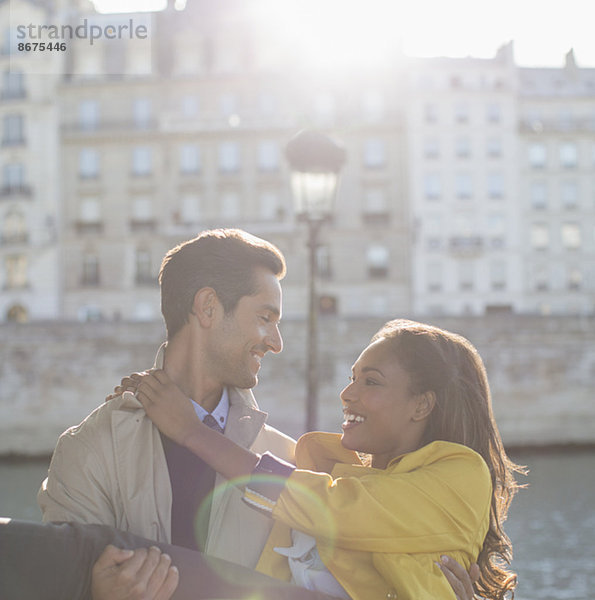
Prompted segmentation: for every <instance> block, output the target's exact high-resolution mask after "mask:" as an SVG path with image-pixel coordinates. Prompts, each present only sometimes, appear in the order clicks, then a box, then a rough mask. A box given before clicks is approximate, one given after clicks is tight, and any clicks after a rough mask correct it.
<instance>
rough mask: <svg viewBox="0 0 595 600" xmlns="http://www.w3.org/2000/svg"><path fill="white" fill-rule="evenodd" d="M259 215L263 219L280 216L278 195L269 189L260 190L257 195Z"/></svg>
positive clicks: (272, 218)
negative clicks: (258, 195)
mask: <svg viewBox="0 0 595 600" xmlns="http://www.w3.org/2000/svg"><path fill="white" fill-rule="evenodd" d="M259 205H260V217H261V218H262V219H264V220H265V221H274V220H275V219H278V218H279V216H280V205H279V195H278V194H277V193H276V192H274V191H271V190H267V191H265V192H262V193H261V194H260V197H259Z"/></svg>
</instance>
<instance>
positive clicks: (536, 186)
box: [529, 181, 547, 210]
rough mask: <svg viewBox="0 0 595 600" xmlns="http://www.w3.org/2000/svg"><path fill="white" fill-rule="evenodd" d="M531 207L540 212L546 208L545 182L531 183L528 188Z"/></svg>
mask: <svg viewBox="0 0 595 600" xmlns="http://www.w3.org/2000/svg"><path fill="white" fill-rule="evenodd" d="M529 196H530V200H531V207H532V208H534V209H536V210H541V209H544V208H546V207H547V184H546V182H545V181H532V182H531V184H530V186H529Z"/></svg>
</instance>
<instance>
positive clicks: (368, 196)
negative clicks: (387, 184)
mask: <svg viewBox="0 0 595 600" xmlns="http://www.w3.org/2000/svg"><path fill="white" fill-rule="evenodd" d="M362 208H363V213H364V215H381V216H383V217H386V215H387V214H388V201H387V197H386V189H385V188H381V187H378V188H367V189H365V190H364V194H363V207H362Z"/></svg>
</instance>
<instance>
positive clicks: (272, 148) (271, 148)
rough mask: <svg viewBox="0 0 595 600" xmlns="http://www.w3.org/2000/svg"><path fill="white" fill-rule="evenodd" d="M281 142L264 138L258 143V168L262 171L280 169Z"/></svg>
mask: <svg viewBox="0 0 595 600" xmlns="http://www.w3.org/2000/svg"><path fill="white" fill-rule="evenodd" d="M279 163H280V155H279V144H278V143H277V142H275V141H272V140H263V141H261V142H259V144H258V168H259V169H260V170H261V171H277V170H278V169H279Z"/></svg>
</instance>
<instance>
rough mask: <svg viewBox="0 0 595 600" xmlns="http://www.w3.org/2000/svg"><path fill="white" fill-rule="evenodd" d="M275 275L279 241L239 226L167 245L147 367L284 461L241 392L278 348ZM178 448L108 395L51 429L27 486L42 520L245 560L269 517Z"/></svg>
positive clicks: (136, 407)
mask: <svg viewBox="0 0 595 600" xmlns="http://www.w3.org/2000/svg"><path fill="white" fill-rule="evenodd" d="M284 275H285V261H284V258H283V255H282V254H281V253H280V252H279V250H278V249H277V248H276V247H275V246H273V245H272V244H270V243H269V242H266V241H265V240H262V239H259V238H256V237H254V236H251V235H249V234H247V233H245V232H243V231H240V230H233V229H228V230H213V231H206V232H203V233H202V234H201V235H199V236H198V237H197V238H195V239H193V240H189V241H187V242H185V243H183V244H181V245H179V246H177V247H175V248H173V249H172V250H170V251H169V252H168V253H167V254H166V256H165V258H164V260H163V263H162V266H161V271H160V274H159V281H160V285H161V309H162V313H163V316H164V319H165V324H166V329H167V342H166V344H165V345H164V346H163V347H162V348H161V349H160V351H159V353H158V356H157V360H156V363H155V366H156V367H158V368H163V369H164V370H165V371H166V372H167V373H168V375H169V376H170V377H171V379H172V380H173V381H175V382H176V384H177V385H178V386H179V387H180V388H181V389H183V390H184V392H185V393H186V394H187V395H188V396H189V397H190V398H192V399H193V400H194V402H195V403H196V406H195V408H196V410H197V412H198V414H199V416H201V418H203V417H207V418H208V419H212V418H213V417H214V418H215V419H216V420H217V422H218V424H219V425H220V426H221V428H222V429H223V430H224V432H225V435H226V436H228V437H230V438H231V439H233V440H234V441H236V442H237V443H238V444H240V445H242V446H245V447H249V448H252V449H253V450H254V451H255V452H259V453H262V452H264V451H265V450H270V451H271V452H274V453H275V454H278V453H280V455H281V456H282V457H284V458H286V459H288V460H293V450H294V440H292V439H291V438H289V437H288V436H285V435H283V434H282V433H280V432H279V431H277V430H275V429H273V428H271V427H269V426H268V425H266V424H265V419H266V414H264V413H262V412H261V411H259V410H258V408H257V405H256V402H255V400H254V397H253V395H252V392H251V391H250V388H252V387H254V386H255V385H256V383H257V381H258V371H259V369H260V363H261V360H262V358H263V357H264V355H265V354H266V353H267V352H269V351H271V352H274V353H277V352H280V351H281V349H282V339H281V335H280V333H279V328H278V326H279V320H280V318H281V286H280V284H279V281H280V279H282V278H283V276H284ZM189 454H190V453H187V452H184V449H182V448H180V447H177V446H176V445H175V444H173V442H171V440H167V439H166V438H162V436H161V435H160V434H159V431H158V430H157V428H156V427H154V426H153V424H152V423H151V421H150V420H149V419H148V417H147V416H146V415H145V413H144V410H143V409H142V406H141V404H140V403H138V402H137V401H136V400H135V399H132V400H126V399H124V398H123V397H118V398H116V399H114V400H111V401H110V402H108V403H105V404H103V405H102V406H100V407H99V408H98V409H96V410H95V411H94V412H93V413H91V415H89V416H88V417H87V418H86V419H85V420H84V421H83V422H82V423H81V424H80V425H78V426H76V427H73V428H71V429H69V430H68V431H66V432H65V433H64V434H63V435H62V436H61V437H60V439H59V441H58V444H57V446H56V449H55V451H54V455H53V458H52V462H51V464H50V469H49V473H48V477H47V479H46V480H45V481H44V482H43V484H42V487H41V490H40V492H39V494H38V502H39V506H40V508H41V510H42V513H43V520H44V521H77V522H82V523H102V524H106V525H111V526H113V527H117V528H118V529H121V530H124V531H129V532H131V533H134V534H136V535H139V536H143V537H145V538H150V539H153V540H156V541H158V542H166V543H173V544H176V545H180V546H185V547H188V548H192V549H199V550H203V551H205V552H206V553H208V554H210V555H212V556H216V557H220V558H224V559H226V560H229V561H232V562H236V563H238V564H240V565H243V566H246V567H249V568H253V567H254V566H255V564H256V561H257V559H258V557H259V554H260V551H261V549H262V547H263V545H264V542H265V540H266V538H267V535H268V532H269V529H270V526H271V523H270V522H269V520H268V519H267V518H266V517H265V516H263V515H260V514H257V513H256V511H254V510H253V509H251V508H250V507H248V506H247V505H246V504H245V503H243V502H242V500H241V494H240V492H239V491H238V490H237V489H236V488H235V486H233V485H225V481H224V480H223V479H222V478H221V477H220V476H218V475H217V476H216V475H215V473H214V472H213V471H212V470H211V469H209V468H207V467H206V465H204V464H201V463H200V461H195V460H194V458H193V457H192V456H189ZM189 482H197V484H198V485H197V487H196V488H193V489H191V490H189V489H188V483H189ZM213 490H214V491H213Z"/></svg>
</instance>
